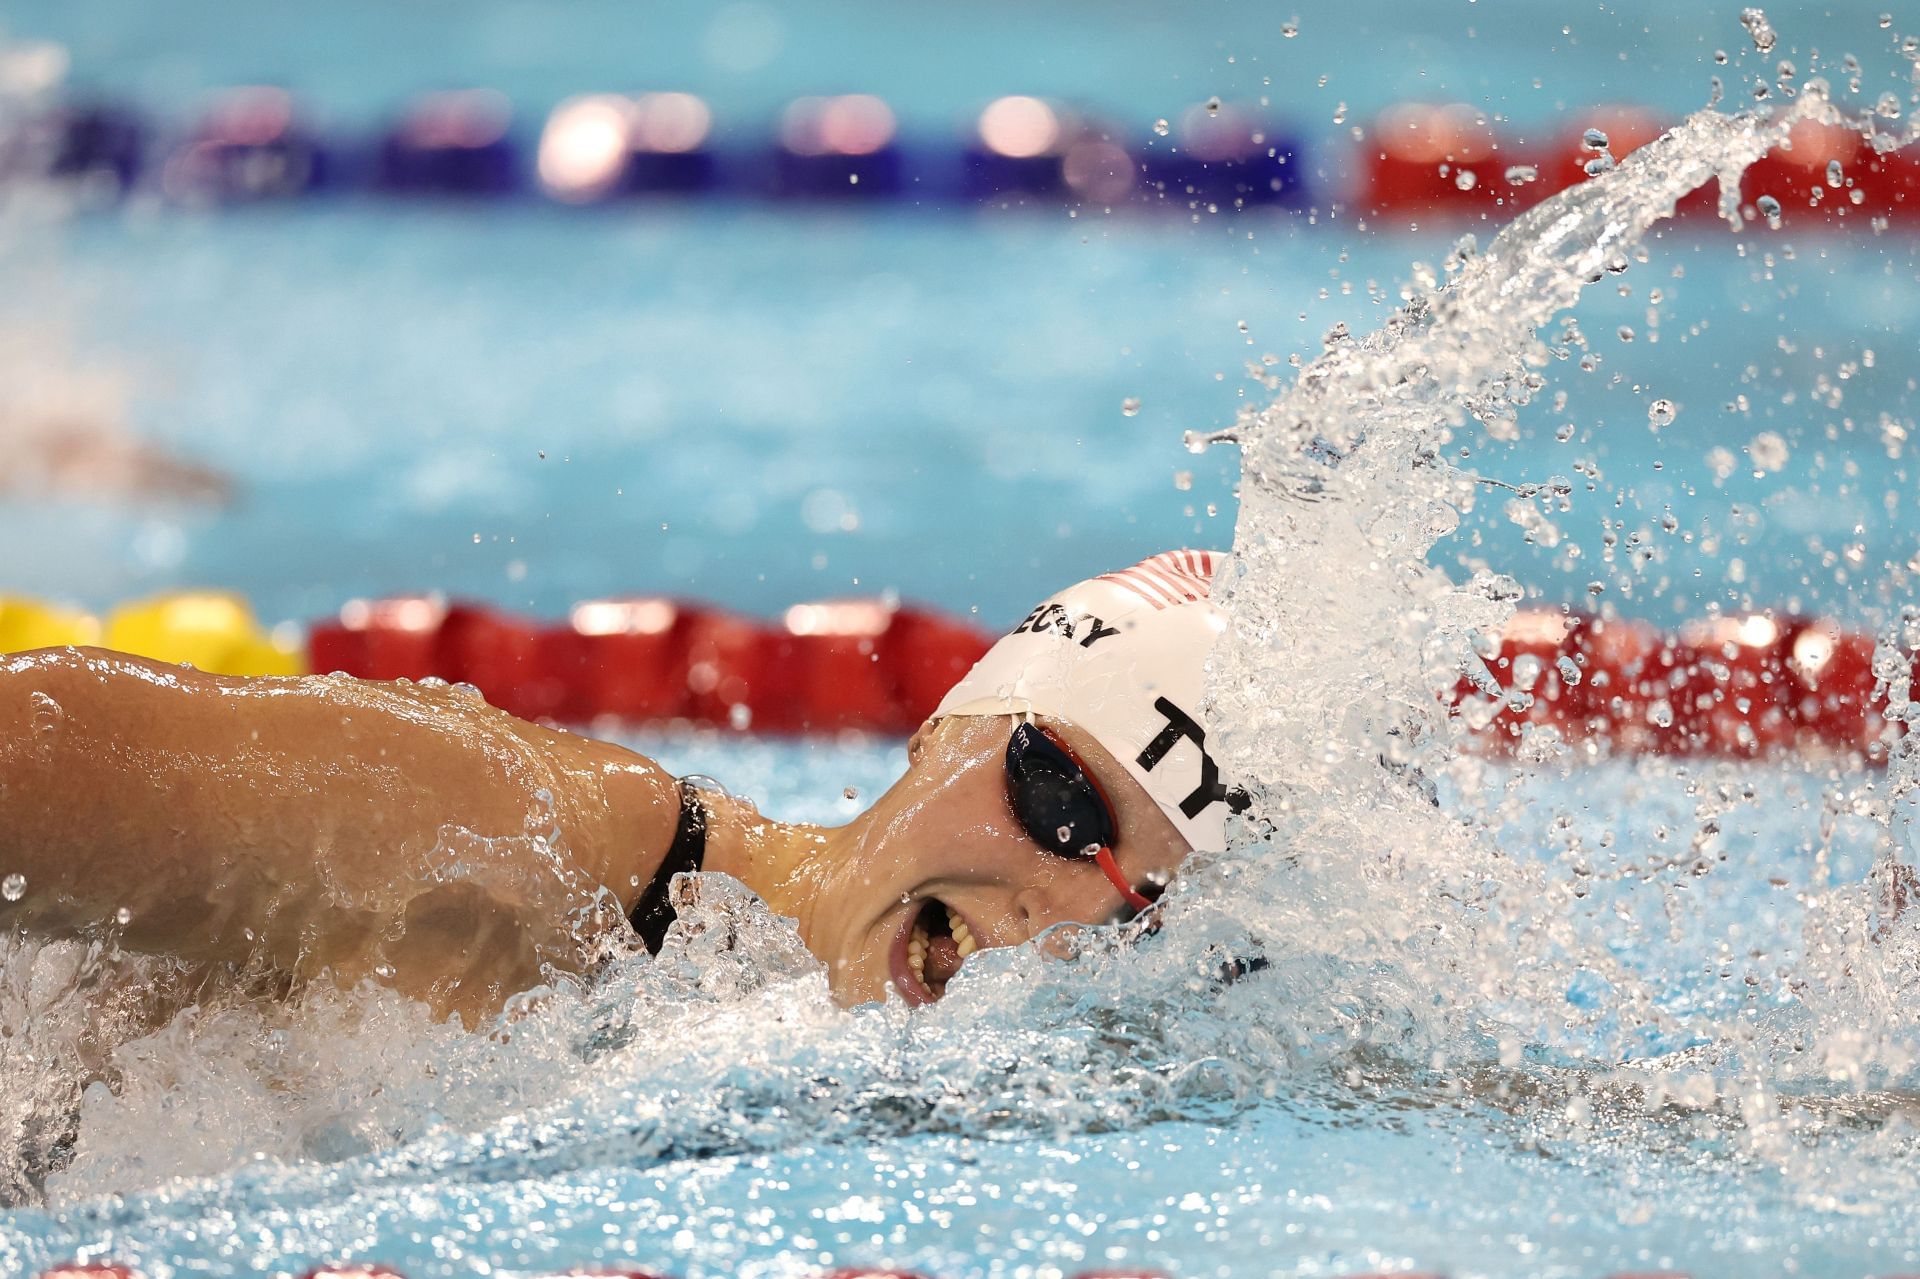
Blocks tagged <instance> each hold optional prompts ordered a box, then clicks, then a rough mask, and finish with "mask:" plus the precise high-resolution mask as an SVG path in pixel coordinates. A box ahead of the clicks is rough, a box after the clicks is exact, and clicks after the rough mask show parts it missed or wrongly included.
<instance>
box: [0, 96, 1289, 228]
mask: <svg viewBox="0 0 1920 1279" xmlns="http://www.w3.org/2000/svg"><path fill="white" fill-rule="evenodd" d="M308 120H309V117H308V116H307V114H306V113H304V112H303V111H302V110H301V108H300V103H299V102H298V101H297V100H296V99H295V98H294V97H293V95H292V94H290V93H289V92H288V91H287V90H285V89H283V88H278V87H273V86H250V87H242V88H236V89H230V90H227V91H226V92H224V93H222V94H221V95H220V96H219V97H218V98H217V99H216V100H215V101H214V103H213V105H212V106H211V107H210V108H209V109H208V110H207V111H206V112H205V114H204V115H203V117H202V118H201V119H200V120H199V121H198V122H197V123H196V124H195V125H194V126H193V127H192V128H191V129H189V130H188V131H187V132H186V133H185V134H184V135H182V134H180V133H179V132H171V133H170V132H168V131H167V130H165V129H163V128H160V127H157V126H155V125H154V124H153V123H152V122H151V121H150V120H148V119H147V118H145V117H143V116H142V115H140V114H139V113H137V112H134V111H131V110H127V109H125V108H119V107H106V106H99V105H87V104H76V105H73V106H68V107H63V108H60V109H57V110H55V111H52V112H49V113H48V114H46V115H45V116H42V117H41V118H39V119H38V120H36V121H34V122H33V123H32V124H31V125H30V126H28V127H27V128H25V129H23V130H21V131H20V132H18V133H16V134H15V135H14V136H13V137H11V138H0V175H4V174H11V175H15V176H18V175H20V174H23V173H24V174H28V175H31V176H33V177H37V178H47V177H51V178H54V179H57V180H63V181H71V182H73V183H75V184H76V185H85V184H91V186H92V192H93V194H96V195H98V196H100V197H102V198H103V199H106V200H111V199H113V198H115V197H116V196H118V195H120V194H122V193H125V192H127V191H129V190H131V189H135V188H138V187H144V188H146V189H150V190H152V189H157V190H158V192H159V193H160V194H162V195H163V196H165V197H167V198H169V199H174V200H178V201H181V202H183V203H190V204H197V205H210V204H228V203H246V202H250V201H257V200H268V199H284V198H291V197H295V196H304V195H308V194H311V193H315V192H320V191H340V192H373V193H378V194H382V195H390V196H396V197H416V196H426V197H436V196H438V197H460V198H469V199H496V198H508V197H518V196H523V195H525V194H528V193H533V194H537V195H540V196H543V197H544V198H548V199H552V200H556V201H559V202H562V203H569V204H596V203H602V202H606V201H613V200H621V199H631V198H639V197H648V196H677V197H689V196H717V197H720V198H735V199H775V200H796V201H855V202H870V201H887V200H899V199H911V200H913V201H914V202H915V203H916V204H930V205H931V204H939V205H947V204H956V203H957V204H975V205H989V206H1010V205H1014V204H1020V205H1023V206H1027V207H1036V208H1037V207H1053V208H1058V207H1064V206H1068V205H1079V206H1082V207H1086V208H1093V209H1120V208H1124V207H1152V206H1154V205H1167V206H1177V207H1180V208H1182V209H1185V208H1191V207H1194V206H1196V205H1198V204H1203V203H1204V204H1206V205H1208V206H1210V207H1211V208H1213V209H1217V210H1221V211H1231V210H1234V209H1240V208H1248V207H1254V206H1279V207H1289V208H1301V207H1305V206H1306V204H1307V199H1308V192H1307V186H1306V183H1305V180H1304V178H1305V165H1304V164H1303V162H1302V159H1301V156H1302V147H1301V145H1300V142H1299V140H1298V139H1297V138H1296V137H1294V136H1293V135H1291V134H1287V133H1281V132H1276V131H1274V130H1273V129H1271V128H1270V127H1269V126H1267V125H1266V124H1265V122H1264V121H1263V120H1262V119H1261V118H1260V117H1259V116H1258V115H1257V114H1256V113H1254V112H1252V111H1250V110H1245V109H1242V108H1237V107H1232V106H1227V107H1221V106H1219V105H1218V104H1210V105H1209V106H1208V107H1205V108H1202V107H1196V108H1194V109H1193V111H1191V112H1189V113H1188V115H1187V116H1186V117H1185V118H1183V119H1182V121H1181V124H1180V128H1179V131H1178V133H1177V134H1175V135H1174V136H1172V137H1170V138H1168V137H1166V136H1165V135H1163V136H1162V137H1160V138H1150V139H1147V140H1146V141H1145V143H1143V144H1142V143H1137V142H1136V141H1135V140H1134V139H1131V138H1129V137H1127V136H1125V135H1124V134H1123V133H1122V132H1121V131H1120V130H1117V129H1115V128H1113V127H1112V126H1111V125H1110V124H1108V123H1105V122H1102V121H1100V120H1098V119H1096V118H1092V117H1089V116H1086V115H1084V114H1082V113H1080V112H1078V111H1076V110H1075V109H1074V108H1072V107H1071V106H1069V105H1067V104H1063V103H1059V102H1054V101H1050V100H1047V99H1044V98H1040V97H1034V96H1029V95H1024V94H1013V95H1008V96H1005V97H1001V98H997V99H994V100H993V101H992V102H990V103H988V104H987V105H986V106H985V107H984V108H983V109H982V110H981V112H980V114H979V115H978V116H977V117H975V118H974V119H973V120H972V121H970V122H969V127H968V128H967V129H966V131H965V133H964V135H963V136H962V137H961V138H956V139H954V140H953V141H952V142H950V143H947V144H926V145H920V144H914V145H908V144H907V143H905V142H903V140H902V137H901V134H900V129H899V126H898V123H897V121H896V119H895V116H894V112H893V110H892V109H891V108H890V107H889V106H888V104H887V103H886V102H885V101H883V100H881V99H880V98H877V97H874V96H872V95H870V94H860V93H849V94H837V95H829V96H817V97H805V98H799V99H796V100H795V101H793V102H792V103H790V104H788V106H787V108H786V109H785V110H784V111H783V112H782V113H781V115H780V117H779V119H778V121H777V129H776V131H775V135H774V137H773V138H772V139H771V141H770V142H768V141H762V142H758V143H756V142H754V141H753V140H752V139H750V138H739V139H736V140H735V141H733V142H731V143H730V144H727V145H725V146H722V145H721V144H719V143H717V142H716V136H717V134H718V133H719V130H718V129H717V127H716V117H715V112H714V111H713V109H712V107H711V106H710V105H709V104H708V103H707V102H705V101H704V100H702V99H701V98H699V97H697V96H695V95H693V94H690V93H681V92H649V93H637V94H627V93H592V94H584V95H580V96H576V97H572V98H568V99H566V100H565V101H563V102H561V103H560V104H559V105H557V106H556V107H554V108H553V109H552V111H551V112H549V113H548V114H547V115H546V117H545V119H544V121H543V122H542V124H541V127H540V132H539V135H538V138H537V141H536V140H534V139H532V138H529V137H527V136H526V135H524V134H522V133H521V132H519V131H518V130H516V128H515V113H514V109H513V107H512V104H511V103H510V102H509V100H508V99H507V98H506V96H505V95H504V94H501V93H498V92H496V91H493V90H488V89H464V90H454V91H444V92H436V93H428V94H423V95H421V96H420V97H418V98H416V99H414V100H413V101H412V102H411V103H409V104H408V105H407V107H406V108H405V109H404V110H403V111H402V112H401V113H400V114H399V116H398V117H397V118H396V119H395V120H394V121H393V123H392V124H391V125H390V126H388V127H387V128H385V129H383V130H380V131H378V132H376V133H375V134H373V135H371V136H369V135H364V134H363V135H357V136H355V135H333V134H322V133H321V132H319V131H318V130H316V129H314V128H313V127H312V126H311V125H310V124H309V123H308ZM1156 132H1159V131H1158V130H1156ZM156 140H158V141H156Z"/></svg>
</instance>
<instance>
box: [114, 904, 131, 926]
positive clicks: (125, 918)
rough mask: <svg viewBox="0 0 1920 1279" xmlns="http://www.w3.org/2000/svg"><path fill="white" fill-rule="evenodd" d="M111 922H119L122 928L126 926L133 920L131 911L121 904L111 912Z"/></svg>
mask: <svg viewBox="0 0 1920 1279" xmlns="http://www.w3.org/2000/svg"><path fill="white" fill-rule="evenodd" d="M113 922H114V923H116V924H119V925H120V926H121V927H122V928H124V927H126V926H127V925H128V924H131V923H132V922H133V911H132V910H130V909H129V908H127V907H125V906H122V907H121V908H120V909H119V910H116V911H114V912H113Z"/></svg>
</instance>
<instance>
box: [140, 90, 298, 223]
mask: <svg viewBox="0 0 1920 1279" xmlns="http://www.w3.org/2000/svg"><path fill="white" fill-rule="evenodd" d="M331 171H332V154H331V152H330V151H329V150H328V149H327V148H326V147H325V146H324V145H323V144H322V143H321V141H320V139H319V137H318V136H317V135H315V134H314V133H313V132H312V131H311V130H310V129H309V128H308V127H307V126H306V124H305V123H304V122H303V120H302V119H301V117H300V115H299V112H298V111H297V110H296V107H295V104H294V100H293V95H291V94H290V93H288V92H287V91H286V90H285V89H280V88H274V87H271V86H264V85H261V86H250V87H247V88H241V89H231V90H228V91H227V92H226V93H224V94H222V95H221V96H220V97H219V99H218V100H217V101H215V103H214V104H213V106H212V107H211V108H210V109H209V110H208V111H207V112H206V114H205V115H203V116H202V117H201V119H200V122H199V124H198V125H197V126H196V127H195V128H194V130H193V132H192V133H191V134H190V135H189V136H188V137H187V139H186V141H185V142H184V143H182V144H181V145H180V146H179V147H178V148H176V149H175V150H174V151H173V153H172V154H171V155H169V156H168V157H167V160H166V164H165V166H164V168H163V170H162V173H161V179H160V182H161V189H162V191H163V192H164V193H165V194H166V195H168V196H170V197H172V198H174V199H178V200H182V201H185V202H188V203H207V202H213V203H246V202H251V201H256V200H273V199H287V198H290V197H293V196H300V195H306V194H308V193H309V192H313V191H317V190H320V189H321V188H322V187H324V186H325V185H326V184H327V182H328V179H329V177H330V176H331Z"/></svg>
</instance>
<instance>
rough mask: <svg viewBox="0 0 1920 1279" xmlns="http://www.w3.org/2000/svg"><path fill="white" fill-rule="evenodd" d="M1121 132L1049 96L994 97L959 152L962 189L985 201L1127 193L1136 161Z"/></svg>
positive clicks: (1113, 199) (1111, 198)
mask: <svg viewBox="0 0 1920 1279" xmlns="http://www.w3.org/2000/svg"><path fill="white" fill-rule="evenodd" d="M1115 132H1116V131H1115V130H1113V129H1112V128H1110V127H1107V126H1104V125H1102V124H1100V123H1099V122H1098V121H1094V120H1090V119H1088V118H1086V117H1084V116H1082V115H1080V114H1078V113H1076V112H1075V111H1073V110H1072V109H1071V108H1069V107H1066V106H1064V105H1062V104H1060V103H1056V102H1049V101H1047V100H1045V99H1043V98H1033V97H1027V96H1025V95H1022V94H1014V95H1010V96H1008V97H1004V98H996V99H994V100H993V101H992V102H990V103H988V104H987V107H986V109H985V110H983V111H981V113H980V118H979V119H978V120H977V121H976V122H975V125H974V136H973V139H972V141H971V142H970V143H969V144H968V146H967V148H966V150H965V152H964V153H963V154H962V156H961V194H962V196H963V197H964V198H966V199H968V200H971V201H974V202H975V203H982V204H1011V203H1016V202H1018V203H1028V202H1042V201H1045V202H1051V203H1061V202H1065V201H1069V200H1085V201H1088V202H1090V203H1096V204H1109V205H1110V204H1116V203H1119V202H1121V201H1124V200H1126V199H1129V198H1130V197H1131V196H1132V194H1133V191H1134V188H1135V186H1136V185H1137V174H1138V172H1139V168H1138V163H1137V162H1136V161H1135V159H1134V157H1133V155H1132V154H1131V153H1130V152H1129V151H1128V150H1127V149H1126V147H1125V146H1123V145H1122V144H1120V143H1118V142H1116V141H1115Z"/></svg>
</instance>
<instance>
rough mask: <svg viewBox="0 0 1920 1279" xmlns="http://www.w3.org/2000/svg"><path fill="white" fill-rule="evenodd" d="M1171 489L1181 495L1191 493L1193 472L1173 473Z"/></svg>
mask: <svg viewBox="0 0 1920 1279" xmlns="http://www.w3.org/2000/svg"><path fill="white" fill-rule="evenodd" d="M1173 487H1174V488H1176V489H1178V490H1180V491H1181V492H1182V493H1188V492H1191V491H1192V490H1193V472H1192V471H1175V472H1174V473H1173Z"/></svg>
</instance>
